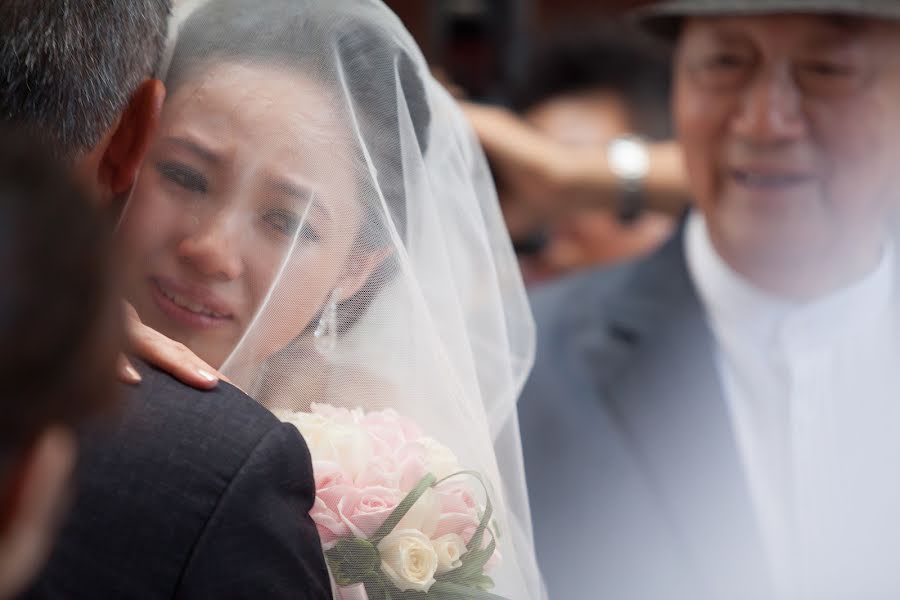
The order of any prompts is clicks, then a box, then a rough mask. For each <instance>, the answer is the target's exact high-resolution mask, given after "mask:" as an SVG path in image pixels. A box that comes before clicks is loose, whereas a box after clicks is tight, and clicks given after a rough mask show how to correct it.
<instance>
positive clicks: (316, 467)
mask: <svg viewBox="0 0 900 600" xmlns="http://www.w3.org/2000/svg"><path fill="white" fill-rule="evenodd" d="M313 474H314V476H315V480H316V491H317V492H319V491H321V490H325V489H328V488H330V487H334V486H336V485H346V484H348V483H350V482H349V481H348V479H349V477H348V476H347V474H346V473H344V470H343V469H342V468H341V465H339V464H338V463H336V462H334V461H330V460H314V461H313Z"/></svg>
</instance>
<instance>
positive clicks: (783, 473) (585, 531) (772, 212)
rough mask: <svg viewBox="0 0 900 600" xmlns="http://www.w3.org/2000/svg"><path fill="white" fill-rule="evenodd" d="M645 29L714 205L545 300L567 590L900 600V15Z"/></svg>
mask: <svg viewBox="0 0 900 600" xmlns="http://www.w3.org/2000/svg"><path fill="white" fill-rule="evenodd" d="M642 14H643V18H642V21H641V22H642V23H643V25H644V26H645V27H646V28H647V29H648V30H652V31H654V32H656V33H657V34H659V35H660V36H661V37H662V38H664V39H667V40H669V41H670V42H671V43H672V48H673V52H674V54H673V58H674V61H673V75H674V94H673V113H672V114H673V118H674V121H675V126H676V130H677V136H678V142H679V144H680V145H681V147H682V148H683V150H684V158H685V161H684V162H685V167H686V170H687V174H688V183H689V188H690V190H691V194H692V196H693V198H694V205H695V207H694V208H693V209H692V210H691V211H690V213H689V216H688V218H687V219H686V221H685V222H684V224H683V226H682V227H679V228H678V231H677V232H676V234H675V235H674V236H673V237H672V238H671V239H670V240H669V241H668V242H667V243H666V244H665V245H664V246H663V247H662V248H661V249H660V250H658V251H657V252H655V253H653V254H652V255H650V256H649V257H646V258H643V259H641V260H638V261H635V262H630V263H626V264H624V265H622V266H618V267H615V268H612V269H601V270H593V271H586V272H584V273H581V274H578V275H576V276H573V277H569V278H566V279H563V280H561V281H559V282H555V283H553V284H551V285H548V286H545V287H544V288H543V289H541V290H539V291H536V292H535V293H534V294H533V296H532V300H533V302H532V304H533V307H534V310H535V316H536V321H537V324H538V350H537V359H536V366H535V369H534V371H533V372H532V375H531V378H530V380H529V382H528V383H527V384H526V387H525V390H524V392H523V394H522V397H521V399H520V402H519V415H520V423H521V427H522V436H523V446H524V456H525V465H526V471H527V480H528V484H529V491H530V499H531V507H532V514H533V517H534V524H535V539H536V542H537V549H538V555H539V559H541V561H542V567H543V569H544V574H545V577H546V581H547V585H548V589H549V592H550V595H551V596H552V597H558V598H603V597H609V598H617V599H618V600H626V599H634V600H643V599H647V598H666V599H685V600H688V599H690V600H700V599H704V600H705V599H709V600H717V599H725V598H727V599H729V600H738V599H746V600H765V599H772V598H776V599H779V600H795V599H799V600H832V599H834V600H843V599H847V598H866V599H879V600H880V599H883V598H884V599H887V598H897V597H898V595H900V576H898V573H897V569H896V558H897V555H898V554H900V470H898V462H900V461H898V457H900V401H898V399H900V372H898V369H897V365H898V364H900V283H898V281H900V280H898V270H897V261H896V256H895V255H896V250H895V244H896V242H895V241H894V240H892V239H891V235H890V231H889V224H890V223H889V221H890V217H891V216H893V215H896V213H897V211H898V206H900V205H898V199H900V169H898V168H897V157H898V156H900V103H898V101H897V99H898V98H900V3H897V2H896V0H868V1H867V2H857V1H855V0H770V1H767V2H760V1H759V0H721V1H718V2H711V1H709V0H672V1H668V2H655V3H653V5H652V7H651V8H650V9H646V12H644V13H642ZM648 197H649V196H648Z"/></svg>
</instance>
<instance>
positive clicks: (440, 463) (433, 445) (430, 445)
mask: <svg viewBox="0 0 900 600" xmlns="http://www.w3.org/2000/svg"><path fill="white" fill-rule="evenodd" d="M418 443H420V444H422V446H423V447H424V448H425V456H426V458H425V460H426V462H427V466H428V470H429V471H430V472H431V473H432V474H434V476H435V477H437V478H438V480H440V479H443V478H445V477H449V476H450V475H453V474H455V473H459V472H460V471H462V467H461V466H460V465H459V459H458V458H456V455H455V454H453V451H452V450H451V449H450V448H448V447H447V446H445V445H443V444H442V443H440V442H439V441H437V440H435V439H434V438H430V437H423V438H421V439H419V441H418Z"/></svg>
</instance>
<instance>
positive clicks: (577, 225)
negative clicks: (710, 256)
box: [498, 25, 672, 282]
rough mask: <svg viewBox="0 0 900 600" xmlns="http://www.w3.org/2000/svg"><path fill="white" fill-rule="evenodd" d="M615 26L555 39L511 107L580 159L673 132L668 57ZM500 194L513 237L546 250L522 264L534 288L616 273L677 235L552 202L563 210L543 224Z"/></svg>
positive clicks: (663, 224) (642, 216) (664, 226)
mask: <svg viewBox="0 0 900 600" xmlns="http://www.w3.org/2000/svg"><path fill="white" fill-rule="evenodd" d="M620 29H621V26H618V28H616V27H614V26H612V25H611V26H608V27H603V28H599V27H598V28H597V30H594V29H592V30H590V31H583V32H581V33H578V32H577V30H576V32H575V33H573V32H572V28H566V29H565V35H564V36H563V35H559V34H557V35H553V36H551V37H550V38H549V39H548V41H547V42H545V44H543V46H542V47H541V48H540V49H539V50H538V52H537V53H536V55H535V58H534V60H533V61H532V65H531V67H530V68H529V69H528V77H527V78H526V81H525V83H524V85H523V86H522V88H521V90H520V91H519V92H518V93H516V94H515V97H514V102H513V105H514V107H515V109H516V110H517V112H519V113H520V114H522V116H523V118H524V120H525V122H526V123H527V124H529V125H531V126H532V127H534V128H535V130H536V131H537V132H539V133H542V134H544V135H546V136H548V137H549V138H550V139H552V140H554V141H556V142H559V143H561V144H565V145H566V146H567V147H572V148H579V149H589V148H592V149H595V150H596V149H601V150H602V149H605V148H606V147H607V146H608V145H609V144H610V143H611V142H614V140H616V139H617V138H625V137H627V136H640V137H643V138H657V139H659V138H662V137H664V136H667V135H669V132H668V127H667V121H668V119H667V115H668V109H667V107H666V103H667V101H668V97H669V89H668V87H669V86H668V81H669V67H668V63H667V61H666V60H665V55H659V54H657V53H655V52H654V51H653V50H652V49H651V48H649V47H648V45H646V44H642V43H640V42H639V41H636V40H635V39H634V38H633V37H632V36H627V35H623V34H621V33H620V31H619V30H620ZM499 175H500V179H499V180H498V184H499V185H500V186H501V187H500V193H501V199H502V201H503V208H504V213H505V215H506V216H507V220H508V224H509V226H510V229H511V231H513V232H514V234H517V237H518V238H520V239H525V240H528V239H529V238H530V239H535V240H538V241H539V242H540V243H539V246H538V247H536V248H534V249H533V250H532V251H531V252H529V253H523V255H522V256H520V259H521V262H522V269H523V271H524V274H525V277H526V280H527V281H530V282H536V281H539V280H542V279H547V278H553V277H557V276H559V275H561V274H564V273H566V272H568V271H572V270H575V269H582V268H585V267H588V266H591V265H597V264H608V263H610V262H616V261H619V260H623V259H626V258H631V257H634V256H637V255H642V254H645V253H646V252H649V251H651V250H653V249H654V248H656V247H657V246H658V245H659V243H661V242H662V241H663V240H664V239H665V238H667V237H668V236H669V234H670V233H671V230H672V219H671V217H669V216H667V215H664V214H662V213H659V212H656V211H649V210H648V211H643V212H642V213H638V214H634V215H632V216H630V218H623V216H622V215H619V214H616V212H615V211H614V210H611V209H610V208H609V207H607V206H602V205H600V206H598V205H584V204H581V205H579V204H578V203H577V202H572V203H571V206H569V207H568V208H569V210H566V208H565V207H566V206H567V205H569V204H570V203H569V201H568V200H567V199H566V198H564V197H561V198H550V199H548V200H547V201H548V203H550V202H558V203H560V204H562V205H563V206H564V207H563V208H561V209H560V210H559V211H558V212H557V213H556V216H555V218H554V219H552V220H549V222H548V221H547V220H544V219H540V218H539V217H540V211H535V210H534V208H533V207H532V206H531V205H530V203H529V202H528V200H527V199H524V200H520V199H519V198H517V197H516V196H515V195H514V192H515V191H517V188H516V187H515V185H513V186H512V189H511V193H508V194H505V193H504V191H505V190H504V189H503V182H504V180H503V177H504V175H505V173H503V172H501V173H500V174H499Z"/></svg>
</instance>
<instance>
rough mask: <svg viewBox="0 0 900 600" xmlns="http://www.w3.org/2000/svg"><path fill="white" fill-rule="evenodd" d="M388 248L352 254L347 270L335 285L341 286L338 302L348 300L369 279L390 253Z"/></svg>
mask: <svg viewBox="0 0 900 600" xmlns="http://www.w3.org/2000/svg"><path fill="white" fill-rule="evenodd" d="M391 252H392V250H391V249H390V248H387V247H385V248H382V249H381V250H375V251H373V252H367V253H364V254H362V253H361V255H360V256H352V257H351V258H350V265H349V268H348V269H347V272H346V273H345V274H344V275H343V276H342V277H341V279H340V281H339V282H338V285H337V287H340V288H341V298H340V300H339V301H340V302H343V301H345V300H349V299H350V298H352V297H353V296H354V295H356V292H358V291H359V290H360V288H362V286H363V285H364V284H365V283H366V282H367V281H368V280H369V277H371V275H372V272H373V271H375V269H377V268H378V267H380V266H381V263H383V262H384V261H385V260H387V258H388V257H389V256H390V255H391Z"/></svg>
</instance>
